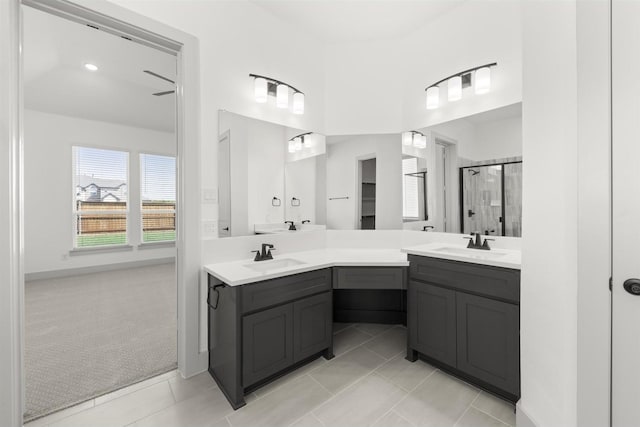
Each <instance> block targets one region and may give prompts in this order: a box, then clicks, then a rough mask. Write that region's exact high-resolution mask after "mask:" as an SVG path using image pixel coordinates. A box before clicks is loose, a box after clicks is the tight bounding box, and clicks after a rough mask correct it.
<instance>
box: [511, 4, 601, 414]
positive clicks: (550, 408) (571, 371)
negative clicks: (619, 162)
mask: <svg viewBox="0 0 640 427" xmlns="http://www.w3.org/2000/svg"><path fill="white" fill-rule="evenodd" d="M542 23H544V24H542ZM576 42H577V41H576V1H564V2H525V5H524V14H523V52H524V60H523V70H524V75H523V82H524V86H523V158H524V159H526V161H525V162H524V164H523V173H524V179H523V218H522V221H523V223H524V224H525V225H524V227H523V235H522V282H521V283H522V284H521V299H520V300H521V303H520V347H521V372H522V377H521V381H522V382H521V389H522V398H521V400H520V402H519V404H518V411H519V412H523V413H524V414H526V415H527V416H528V417H529V418H530V419H531V420H533V421H534V422H535V423H536V424H537V425H539V426H576V425H578V424H577V413H576V404H577V399H576V395H577V382H576V380H577V373H576V370H577V368H576V366H577V329H576V319H577V291H578V277H577V274H578V268H579V267H581V264H578V256H577V255H578V225H577V224H578V188H579V187H578V138H577V109H578V104H577V87H576V84H575V82H576V80H577V67H576V45H577V43H576ZM601 202H603V203H604V200H602V201H601ZM580 232H585V233H590V232H591V230H581V231H580ZM591 243H593V242H591ZM603 262H606V259H605V260H603ZM594 344H595V343H594ZM595 345H599V346H607V345H608V342H598V343H597V344H595ZM524 414H519V418H521V417H522V415H524Z"/></svg>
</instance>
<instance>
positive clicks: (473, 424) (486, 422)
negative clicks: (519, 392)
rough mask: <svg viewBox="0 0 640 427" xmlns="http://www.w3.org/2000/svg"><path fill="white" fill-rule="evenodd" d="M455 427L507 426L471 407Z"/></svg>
mask: <svg viewBox="0 0 640 427" xmlns="http://www.w3.org/2000/svg"><path fill="white" fill-rule="evenodd" d="M455 427H507V424H505V423H503V422H501V421H499V420H498V419H496V418H493V417H492V416H490V415H487V414H485V413H484V412H482V411H478V410H477V409H476V408H473V407H471V408H469V410H468V411H467V412H466V413H465V414H464V415H463V416H462V418H460V420H459V421H458V422H457V423H456V425H455Z"/></svg>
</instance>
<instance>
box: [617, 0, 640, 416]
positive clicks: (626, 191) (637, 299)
mask: <svg viewBox="0 0 640 427" xmlns="http://www.w3.org/2000/svg"><path fill="white" fill-rule="evenodd" d="M639 77H640V2H637V1H629V0H613V1H612V74H611V78H612V105H611V106H612V131H613V134H612V145H613V151H612V156H613V164H612V170H613V189H612V194H613V212H612V214H613V221H612V222H613V234H612V236H613V287H612V292H613V293H612V298H613V306H612V313H613V318H612V346H613V349H612V365H613V369H612V390H611V392H612V406H611V411H612V425H613V427H628V426H640V408H639V407H638V406H639V405H638V399H639V398H640V369H639V368H640V296H636V295H633V294H632V293H630V292H628V291H627V290H625V287H624V283H625V282H627V284H628V285H634V282H632V281H629V280H630V279H634V278H636V279H640V246H639V244H640V78H639ZM636 286H637V287H635V288H634V289H631V290H632V291H633V290H635V291H637V292H638V293H640V281H638V282H637V285H636Z"/></svg>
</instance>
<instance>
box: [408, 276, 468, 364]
mask: <svg viewBox="0 0 640 427" xmlns="http://www.w3.org/2000/svg"><path fill="white" fill-rule="evenodd" d="M407 301H408V305H409V318H408V330H409V346H410V347H411V348H413V349H414V350H417V351H419V352H420V353H422V354H424V355H426V356H429V357H431V358H433V359H435V360H439V361H440V362H442V363H446V364H447V365H450V366H453V367H455V366H456V357H457V356H456V292H455V291H452V290H450V289H445V288H440V287H438V286H433V285H429V284H427V283H421V282H416V281H412V282H411V283H410V285H409V294H408V296H407Z"/></svg>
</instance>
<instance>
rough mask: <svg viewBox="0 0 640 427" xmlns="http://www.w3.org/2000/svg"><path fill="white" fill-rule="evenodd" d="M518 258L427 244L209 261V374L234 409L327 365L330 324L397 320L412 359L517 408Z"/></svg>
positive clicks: (330, 348) (514, 254) (507, 253)
mask: <svg viewBox="0 0 640 427" xmlns="http://www.w3.org/2000/svg"><path fill="white" fill-rule="evenodd" d="M519 258H520V254H519V251H516V250H505V249H495V250H492V251H481V250H473V249H466V248H464V246H460V245H459V244H458V245H454V244H441V243H430V244H423V245H418V246H410V247H407V248H403V249H402V250H400V249H399V248H398V249H344V248H343V249H330V248H326V249H321V250H312V251H304V252H291V253H287V254H285V255H280V256H279V257H276V258H275V259H273V260H270V261H262V262H253V261H249V260H247V259H243V260H240V261H232V262H225V263H218V264H210V265H207V266H205V271H206V272H207V273H208V274H207V277H208V288H209V294H208V301H207V302H208V307H209V308H208V319H209V372H210V373H211V375H212V376H213V377H214V379H215V380H216V382H217V383H218V385H219V386H220V389H221V390H222V391H223V392H224V393H225V395H226V397H227V399H228V400H229V402H230V403H231V405H232V406H233V407H234V408H235V409H237V408H239V407H241V406H243V405H244V404H245V401H244V395H245V394H246V393H248V392H251V391H252V390H255V389H257V388H259V387H261V386H263V385H265V384H267V383H269V382H271V381H273V380H274V379H276V378H278V377H280V376H282V375H284V374H286V373H288V372H290V371H292V370H295V369H297V368H298V367H300V366H302V365H304V364H305V363H308V362H310V361H311V360H314V359H316V358H318V357H325V358H326V359H331V358H332V357H333V332H332V326H333V322H334V321H342V322H349V323H358V322H366V323H396V324H406V325H407V333H408V334H407V335H408V338H407V357H406V358H407V360H408V361H407V362H406V363H410V362H415V361H417V359H418V358H421V359H424V360H425V361H427V362H429V363H431V364H433V365H434V366H437V367H439V368H441V369H442V370H444V371H446V372H449V373H451V374H453V375H456V376H458V377H461V378H463V379H464V380H466V381H468V382H470V383H472V384H475V385H477V386H479V387H481V388H483V389H485V390H488V391H490V392H492V393H494V394H497V395H500V396H502V397H503V398H505V399H507V400H510V401H512V402H516V401H517V400H518V398H519V396H520V356H519V354H520V353H519V345H520V340H519V316H520V315H519V301H520V271H519V263H520V260H519ZM418 363H420V362H418Z"/></svg>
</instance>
